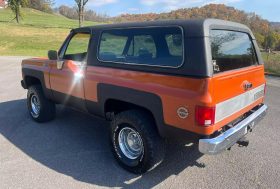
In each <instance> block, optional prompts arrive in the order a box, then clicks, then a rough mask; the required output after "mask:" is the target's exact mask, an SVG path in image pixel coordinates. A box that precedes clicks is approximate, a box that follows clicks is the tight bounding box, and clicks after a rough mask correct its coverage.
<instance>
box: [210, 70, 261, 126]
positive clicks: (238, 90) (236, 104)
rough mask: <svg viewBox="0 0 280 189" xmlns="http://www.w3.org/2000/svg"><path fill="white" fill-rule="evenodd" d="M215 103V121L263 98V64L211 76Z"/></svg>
mask: <svg viewBox="0 0 280 189" xmlns="http://www.w3.org/2000/svg"><path fill="white" fill-rule="evenodd" d="M213 85H214V91H213V96H214V99H215V103H216V114H215V123H217V122H219V121H221V120H223V119H225V118H227V117H229V116H231V115H233V114H235V113H237V112H239V111H240V110H242V109H244V108H245V107H247V106H249V105H251V104H253V103H254V102H256V101H257V100H259V99H261V98H263V96H264V89H265V77H264V70H263V66H262V65H260V66H251V67H248V68H245V69H240V70H234V71H230V72H225V73H221V74H217V75H215V76H214V77H213Z"/></svg>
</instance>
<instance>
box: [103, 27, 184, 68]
mask: <svg viewBox="0 0 280 189" xmlns="http://www.w3.org/2000/svg"><path fill="white" fill-rule="evenodd" d="M98 59H99V60H100V61H101V62H110V63H124V64H131V65H148V66H158V67H179V66H181V65H182V63H183V37H182V30H181V28H179V27H152V28H129V29H113V30H107V31H104V32H103V33H102V35H101V40H100V44H99V51H98Z"/></svg>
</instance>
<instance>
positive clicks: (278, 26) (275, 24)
mask: <svg viewBox="0 0 280 189" xmlns="http://www.w3.org/2000/svg"><path fill="white" fill-rule="evenodd" d="M270 25H271V27H272V28H274V29H275V30H277V31H280V22H270Z"/></svg>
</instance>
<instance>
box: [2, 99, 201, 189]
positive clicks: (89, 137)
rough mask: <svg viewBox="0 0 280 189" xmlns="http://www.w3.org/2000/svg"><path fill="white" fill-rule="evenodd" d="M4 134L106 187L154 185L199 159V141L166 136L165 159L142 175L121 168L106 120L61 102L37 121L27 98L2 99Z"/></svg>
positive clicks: (59, 167) (63, 169)
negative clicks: (52, 112) (193, 142)
mask: <svg viewBox="0 0 280 189" xmlns="http://www.w3.org/2000/svg"><path fill="white" fill-rule="evenodd" d="M0 112H1V114H0V134H2V135H3V136H4V137H6V138H7V139H8V140H9V141H10V142H11V143H12V144H13V145H15V146H16V147H18V148H19V149H20V150H21V151H22V152H24V153H25V154H27V155H28V156H29V157H30V158H32V159H34V160H36V161H38V162H39V163H41V164H43V165H45V166H47V167H48V168H50V169H52V170H54V171H56V172H59V173H61V174H64V175H68V176H71V177H73V178H74V179H76V180H79V181H81V182H86V183H91V184H95V185H99V186H106V187H123V188H127V187H131V188H151V187H154V186H156V185H158V184H160V183H161V182H163V181H164V180H165V179H167V178H168V177H169V176H171V175H177V174H179V173H180V172H182V171H183V170H185V169H186V168H188V167H190V166H197V167H200V168H204V165H203V164H200V163H197V161H196V160H197V159H198V158H200V157H201V154H200V153H199V152H198V150H197V149H198V147H197V145H191V146H186V144H189V143H188V142H187V141H184V140H178V141H168V142H167V144H166V145H167V154H166V158H165V161H164V162H163V163H162V164H161V165H160V166H159V167H158V168H156V169H155V170H153V171H151V172H149V173H146V174H144V175H142V176H137V175H134V174H130V173H128V172H126V171H125V170H123V169H122V168H120V167H119V166H118V165H117V163H116V161H115V160H114V158H113V155H112V154H111V152H110V144H109V136H108V130H107V128H108V123H107V122H105V121H102V120H99V119H96V118H93V117H91V116H88V115H85V114H82V113H80V112H77V111H74V110H72V109H68V108H63V107H60V106H59V107H58V110H57V118H56V119H55V120H54V121H52V122H49V123H44V124H38V123H35V122H34V121H32V120H31V118H30V117H29V115H28V113H27V110H26V100H25V99H22V100H15V101H9V102H2V103H0Z"/></svg>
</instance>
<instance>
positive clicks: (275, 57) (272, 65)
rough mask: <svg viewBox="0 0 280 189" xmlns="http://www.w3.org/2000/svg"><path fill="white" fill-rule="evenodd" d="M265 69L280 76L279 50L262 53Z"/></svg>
mask: <svg viewBox="0 0 280 189" xmlns="http://www.w3.org/2000/svg"><path fill="white" fill-rule="evenodd" d="M262 55H263V60H264V62H265V64H264V67H265V71H266V72H268V73H271V74H275V75H279V76H280V51H274V52H272V53H267V52H264V53H262Z"/></svg>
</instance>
